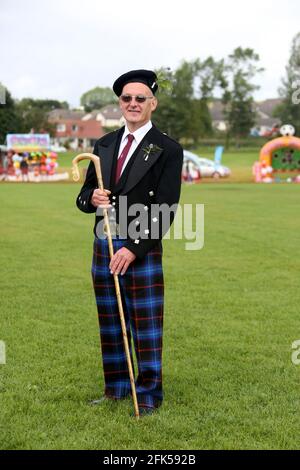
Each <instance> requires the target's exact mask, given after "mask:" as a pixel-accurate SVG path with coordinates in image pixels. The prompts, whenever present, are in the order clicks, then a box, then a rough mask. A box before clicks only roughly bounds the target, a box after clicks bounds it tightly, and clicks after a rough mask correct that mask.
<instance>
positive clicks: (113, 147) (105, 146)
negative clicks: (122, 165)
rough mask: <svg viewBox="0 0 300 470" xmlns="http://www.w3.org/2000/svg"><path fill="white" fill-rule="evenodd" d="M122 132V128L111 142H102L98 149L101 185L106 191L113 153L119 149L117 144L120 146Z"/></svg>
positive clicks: (109, 178)
mask: <svg viewBox="0 0 300 470" xmlns="http://www.w3.org/2000/svg"><path fill="white" fill-rule="evenodd" d="M123 132H124V127H122V128H121V129H120V130H119V131H118V132H117V133H116V135H115V136H114V138H113V139H112V141H111V142H109V143H105V142H103V143H102V144H100V145H99V147H98V152H99V156H100V164H101V171H102V179H103V185H104V188H106V189H109V188H110V182H111V171H112V165H113V159H114V155H115V152H116V151H117V149H118V148H119V144H120V140H121V137H122V134H123Z"/></svg>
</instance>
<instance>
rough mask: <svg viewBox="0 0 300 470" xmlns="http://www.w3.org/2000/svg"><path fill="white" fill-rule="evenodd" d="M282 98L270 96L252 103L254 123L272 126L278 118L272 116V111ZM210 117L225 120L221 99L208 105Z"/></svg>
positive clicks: (215, 119)
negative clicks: (254, 115) (254, 116)
mask: <svg viewBox="0 0 300 470" xmlns="http://www.w3.org/2000/svg"><path fill="white" fill-rule="evenodd" d="M281 102H282V100H281V99H280V98H271V99H267V100H263V101H258V102H255V103H254V107H255V111H256V115H257V117H256V125H258V126H268V127H272V126H273V125H274V124H275V123H276V122H277V121H278V119H276V118H274V117H273V111H274V109H275V108H276V106H278V105H279V104H280V103H281ZM208 107H209V111H210V115H211V119H212V121H213V122H218V121H225V118H224V114H223V110H224V105H223V104H222V102H221V100H215V101H212V102H210V103H209V105H208Z"/></svg>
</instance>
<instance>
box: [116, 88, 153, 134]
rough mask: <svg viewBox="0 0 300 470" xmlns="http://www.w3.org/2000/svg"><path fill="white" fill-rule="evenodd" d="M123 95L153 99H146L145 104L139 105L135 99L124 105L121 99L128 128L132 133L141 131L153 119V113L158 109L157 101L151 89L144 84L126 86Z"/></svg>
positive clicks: (121, 106)
mask: <svg viewBox="0 0 300 470" xmlns="http://www.w3.org/2000/svg"><path fill="white" fill-rule="evenodd" d="M122 95H131V96H134V97H135V96H136V95H143V96H151V97H152V99H146V101H145V102H144V103H137V101H136V100H135V98H133V99H132V100H131V101H130V102H129V103H124V102H123V101H122V100H121V98H119V103H120V108H121V111H122V113H123V116H124V118H125V119H126V122H127V125H128V128H129V129H130V130H131V131H134V130H136V129H139V128H140V127H142V126H143V125H144V124H146V123H147V122H148V121H149V120H150V119H151V114H152V112H153V111H154V110H155V109H156V106H157V99H156V98H155V97H154V96H153V94H152V92H151V90H150V88H148V87H147V86H146V85H144V84H143V83H127V85H125V86H124V88H123V91H122Z"/></svg>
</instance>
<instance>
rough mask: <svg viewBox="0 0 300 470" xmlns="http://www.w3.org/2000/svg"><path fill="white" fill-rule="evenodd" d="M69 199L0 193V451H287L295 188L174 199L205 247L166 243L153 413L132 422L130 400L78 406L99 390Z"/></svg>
mask: <svg viewBox="0 0 300 470" xmlns="http://www.w3.org/2000/svg"><path fill="white" fill-rule="evenodd" d="M247 158H250V157H249V156H248V157H245V159H247ZM224 163H225V164H226V163H227V162H225V160H224ZM245 166H247V165H245ZM242 167H243V165H242ZM78 190H79V185H77V184H60V183H56V184H53V185H51V184H39V185H35V184H13V183H12V184H1V185H0V194H1V207H0V214H1V251H0V259H1V267H2V269H1V316H0V340H2V341H5V343H6V349H7V363H6V365H0V402H1V407H0V448H1V449H107V450H110V449H113V450H115V449H157V450H159V449H184V450H185V449H275V448H278V449H292V448H294V449H298V448H299V442H300V428H299V411H300V379H299V377H300V366H297V365H294V364H293V363H292V361H291V355H292V348H291V345H292V342H293V341H295V340H298V339H300V317H299V307H300V292H299V269H300V256H299V255H300V245H299V230H300V219H299V186H297V185H284V184H283V185H254V184H229V183H226V182H224V183H222V184H215V185H213V184H200V185H189V186H184V187H183V191H182V202H183V203H197V202H198V203H204V204H205V245H204V248H203V249H202V250H200V251H185V250H184V243H185V241H184V240H182V241H181V240H176V241H168V240H166V241H165V244H164V269H165V279H166V303H165V323H164V389H165V401H164V404H163V406H162V408H161V409H160V411H159V412H158V413H157V414H155V415H153V416H151V417H146V418H143V419H141V420H140V421H139V422H136V421H135V419H134V418H132V417H130V413H131V410H132V403H131V401H130V400H125V401H124V402H121V403H106V404H105V405H102V406H101V407H97V408H93V407H90V406H89V405H88V404H87V402H88V400H89V399H92V398H95V397H98V396H100V395H101V392H102V384H103V379H102V368H101V357H100V353H99V336H98V323H97V314H96V308H95V302H94V298H93V292H92V284H91V278H90V264H91V250H92V231H91V229H92V225H93V216H87V215H85V214H82V213H80V212H79V211H78V210H77V209H76V208H75V206H74V199H75V196H76V194H77V192H78Z"/></svg>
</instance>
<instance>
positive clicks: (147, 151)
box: [143, 144, 161, 162]
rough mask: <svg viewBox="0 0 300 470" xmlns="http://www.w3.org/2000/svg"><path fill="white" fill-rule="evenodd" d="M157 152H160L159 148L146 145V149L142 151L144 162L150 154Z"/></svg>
mask: <svg viewBox="0 0 300 470" xmlns="http://www.w3.org/2000/svg"><path fill="white" fill-rule="evenodd" d="M159 150H161V148H160V147H158V145H154V144H150V145H148V147H145V148H144V149H143V152H144V160H145V162H146V161H147V160H148V158H149V156H150V155H151V154H152V153H156V152H158V151H159Z"/></svg>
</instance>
